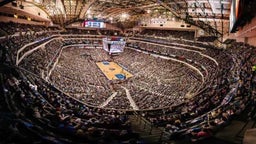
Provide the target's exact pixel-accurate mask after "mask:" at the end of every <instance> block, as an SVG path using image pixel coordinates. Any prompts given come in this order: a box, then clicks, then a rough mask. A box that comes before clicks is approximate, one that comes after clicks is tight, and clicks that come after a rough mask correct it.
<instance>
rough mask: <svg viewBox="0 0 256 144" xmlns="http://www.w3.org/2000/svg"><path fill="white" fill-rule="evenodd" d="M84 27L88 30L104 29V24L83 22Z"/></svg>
mask: <svg viewBox="0 0 256 144" xmlns="http://www.w3.org/2000/svg"><path fill="white" fill-rule="evenodd" d="M83 26H84V27H89V28H105V23H104V22H100V21H88V20H87V21H84V23H83Z"/></svg>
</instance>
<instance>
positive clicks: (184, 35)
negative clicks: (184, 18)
mask: <svg viewBox="0 0 256 144" xmlns="http://www.w3.org/2000/svg"><path fill="white" fill-rule="evenodd" d="M138 35H141V36H151V37H152V36H153V37H170V38H178V39H187V40H194V37H195V32H194V31H182V30H161V29H145V30H143V31H142V32H140V33H139V34H138Z"/></svg>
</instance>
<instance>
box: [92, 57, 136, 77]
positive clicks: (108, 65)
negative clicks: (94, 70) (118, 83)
mask: <svg viewBox="0 0 256 144" xmlns="http://www.w3.org/2000/svg"><path fill="white" fill-rule="evenodd" d="M96 64H97V66H98V67H99V68H100V70H101V71H102V72H103V73H104V75H105V76H106V77H107V78H108V79H109V80H124V79H127V78H130V77H132V76H133V75H132V74H131V73H129V72H128V71H126V70H125V69H124V68H123V67H121V66H120V65H118V64H117V63H115V62H108V61H103V62H97V63H96Z"/></svg>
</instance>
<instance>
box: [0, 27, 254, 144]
mask: <svg viewBox="0 0 256 144" xmlns="http://www.w3.org/2000/svg"><path fill="white" fill-rule="evenodd" d="M14 27H15V26H14ZM24 27H25V26H24ZM12 29H13V30H10V34H12V33H13V32H11V31H17V29H15V28H12ZM35 29H36V28H35ZM39 29H40V27H39ZM71 32H73V30H71ZM95 33H96V34H97V35H99V34H100V32H97V31H96V32H95ZM141 34H144V35H151V36H152V35H153V36H154V38H152V37H151V36H150V37H149V38H148V37H144V38H142V37H141V36H137V39H136V38H135V39H136V40H135V39H134V41H133V42H131V44H130V45H128V46H129V47H130V48H126V49H125V51H124V53H122V54H120V55H119V56H116V57H110V56H109V55H107V53H106V52H104V51H103V50H102V49H97V48H80V49H79V48H73V47H71V48H66V49H63V51H62V53H61V47H62V46H63V43H64V44H65V45H68V44H74V43H76V42H78V43H80V42H81V43H87V42H88V41H87V40H74V41H73V40H68V41H67V42H66V43H65V40H62V39H59V40H56V39H55V40H53V41H51V42H49V43H48V44H46V45H45V46H44V47H43V48H39V49H38V50H36V51H34V52H33V53H32V54H30V55H29V56H28V57H26V58H24V60H23V61H22V62H21V65H20V66H21V67H23V68H25V69H26V70H24V69H23V68H17V67H14V66H13V63H8V64H10V65H9V66H4V67H3V69H2V71H4V72H3V73H1V76H0V80H1V83H2V85H1V87H2V90H3V94H4V96H3V97H1V99H2V100H3V101H4V102H5V103H3V104H2V105H1V107H0V108H1V109H4V110H5V111H7V112H11V113H12V114H11V115H10V114H9V113H5V114H4V115H3V118H1V119H0V120H1V121H3V122H5V123H7V125H6V126H8V130H9V131H10V133H12V135H9V136H8V135H7V134H4V135H5V136H6V139H4V140H3V141H5V142H7V143H11V142H14V141H15V140H14V139H13V138H17V139H18V140H25V141H27V140H28V138H29V139H30V140H32V141H34V142H37V143H40V142H42V141H43V142H67V143H68V142H71V141H78V142H81V141H86V142H92V143H94V142H101V143H104V142H106V141H108V142H111V141H115V142H117V141H118V142H120V141H125V140H131V139H135V140H138V135H137V134H135V133H133V131H132V129H131V126H130V122H129V119H128V115H127V114H126V112H124V111H123V110H124V109H125V110H127V109H131V105H130V102H129V101H128V99H127V97H126V91H125V90H124V89H122V88H120V87H121V86H123V87H125V88H127V89H128V90H129V91H130V94H131V97H132V99H133V100H134V102H135V103H136V104H137V106H138V107H139V109H144V110H145V111H142V112H139V113H140V114H141V115H142V116H143V117H145V118H146V119H147V120H149V121H150V122H151V123H152V124H153V125H154V126H157V127H165V131H166V132H167V133H168V134H171V136H173V137H175V138H177V137H181V136H185V137H188V138H189V139H190V140H191V141H197V140H200V139H203V138H206V137H209V136H211V135H212V134H213V133H214V132H215V131H217V130H218V129H220V128H222V127H223V126H226V125H228V124H229V123H230V121H231V120H232V119H233V118H234V117H235V116H238V115H239V114H240V113H241V112H242V111H243V110H244V109H245V108H246V107H247V105H248V103H250V102H255V91H254V92H252V87H253V86H255V85H256V84H255V81H253V78H254V77H253V73H252V70H251V69H252V66H253V64H255V57H254V55H255V54H256V51H255V48H254V47H252V46H249V45H246V44H243V43H234V44H233V45H231V47H230V48H228V49H226V50H220V49H213V48H212V46H210V47H204V45H201V44H198V43H197V44H195V45H192V46H188V42H184V41H183V40H181V42H180V44H177V43H175V44H170V42H172V41H171V40H162V39H161V40H159V41H157V39H156V37H155V36H157V37H158V36H159V37H165V36H166V34H165V33H162V32H159V30H158V31H157V32H155V31H153V30H152V31H151V30H148V31H146V32H144V33H141ZM177 35H178V34H177ZM191 35H192V34H191ZM49 36H51V35H50V34H46V33H42V34H40V35H30V34H25V35H23V34H22V35H19V36H13V37H8V38H6V39H5V41H1V47H3V48H4V49H6V50H7V53H10V54H9V55H10V56H11V58H10V59H12V60H15V57H14V56H15V55H16V54H17V50H18V49H19V48H21V47H22V46H23V45H25V44H27V43H30V42H33V41H36V40H38V39H43V40H45V39H46V38H48V37H49ZM188 37H189V36H188ZM138 38H139V39H138ZM46 41H47V40H46ZM176 41H177V40H175V42H176ZM43 42H45V41H43ZM43 42H42V43H43ZM189 43H190V42H189ZM39 44H41V43H40V42H39ZM37 45H38V44H37V43H35V45H34V46H37ZM32 48H33V45H32V46H30V47H28V50H31V49H32ZM201 48H203V49H201ZM137 50H140V51H143V52H146V53H148V54H155V55H158V56H165V57H171V58H175V59H177V60H180V61H183V62H186V63H189V64H191V65H193V66H194V67H196V68H197V69H199V70H200V71H201V72H202V73H203V78H204V81H203V80H202V78H201V76H200V75H199V74H198V73H197V72H195V71H194V70H192V69H190V68H188V67H187V66H185V65H183V64H180V63H176V62H171V61H170V60H166V59H162V58H157V57H152V56H150V55H148V54H143V53H139V52H138V51H137ZM57 55H60V59H59V63H58V64H57V65H56V67H55V69H54V71H53V72H52V74H51V77H50V83H47V82H45V81H44V80H43V79H41V78H40V76H41V75H42V71H44V72H43V73H44V74H45V71H46V74H47V72H48V71H47V67H48V66H49V64H51V62H52V61H55V60H56V56H57ZM3 61H4V60H3ZM101 61H115V62H116V63H118V64H120V65H122V66H123V67H125V68H128V70H129V71H131V72H132V74H133V75H134V76H133V78H131V79H128V80H127V81H124V82H123V83H118V84H112V83H111V82H110V81H108V80H107V79H106V77H105V76H104V75H103V73H101V72H100V70H99V69H98V68H97V66H96V64H95V62H101ZM215 61H216V62H217V63H216V62H215ZM32 73H33V74H32ZM44 74H43V75H44ZM199 85H200V86H199ZM56 88H57V89H56ZM60 90H61V91H60ZM198 90H200V91H198ZM115 91H116V92H117V95H116V96H115V97H114V98H113V99H112V101H110V102H109V103H108V105H106V106H105V107H104V108H103V109H102V108H98V107H97V106H100V104H102V103H103V102H105V101H106V100H107V98H109V96H110V95H111V94H113V92H115ZM189 92H197V93H196V95H192V96H193V97H186V94H187V93H189ZM95 106H96V107H95ZM116 109H121V110H116ZM10 119H11V121H10V122H9V123H8V122H7V121H8V120H10ZM0 128H2V129H3V128H6V127H5V126H2V125H1V127H0ZM45 130H46V131H45ZM70 140H71V141H70Z"/></svg>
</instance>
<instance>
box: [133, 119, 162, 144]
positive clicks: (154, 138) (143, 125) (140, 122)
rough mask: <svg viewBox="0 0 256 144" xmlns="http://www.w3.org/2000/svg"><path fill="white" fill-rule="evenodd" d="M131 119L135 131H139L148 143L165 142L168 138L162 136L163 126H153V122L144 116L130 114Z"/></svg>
mask: <svg viewBox="0 0 256 144" xmlns="http://www.w3.org/2000/svg"><path fill="white" fill-rule="evenodd" d="M129 120H130V122H131V126H132V129H133V130H134V132H136V133H139V135H140V138H141V139H142V140H143V141H145V142H146V143H149V144H153V143H163V142H164V141H166V140H167V139H166V138H163V137H162V134H163V130H164V129H163V128H159V127H154V126H152V124H151V123H150V122H148V121H147V120H146V119H145V118H143V117H142V116H140V115H137V114H135V115H130V116H129Z"/></svg>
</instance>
